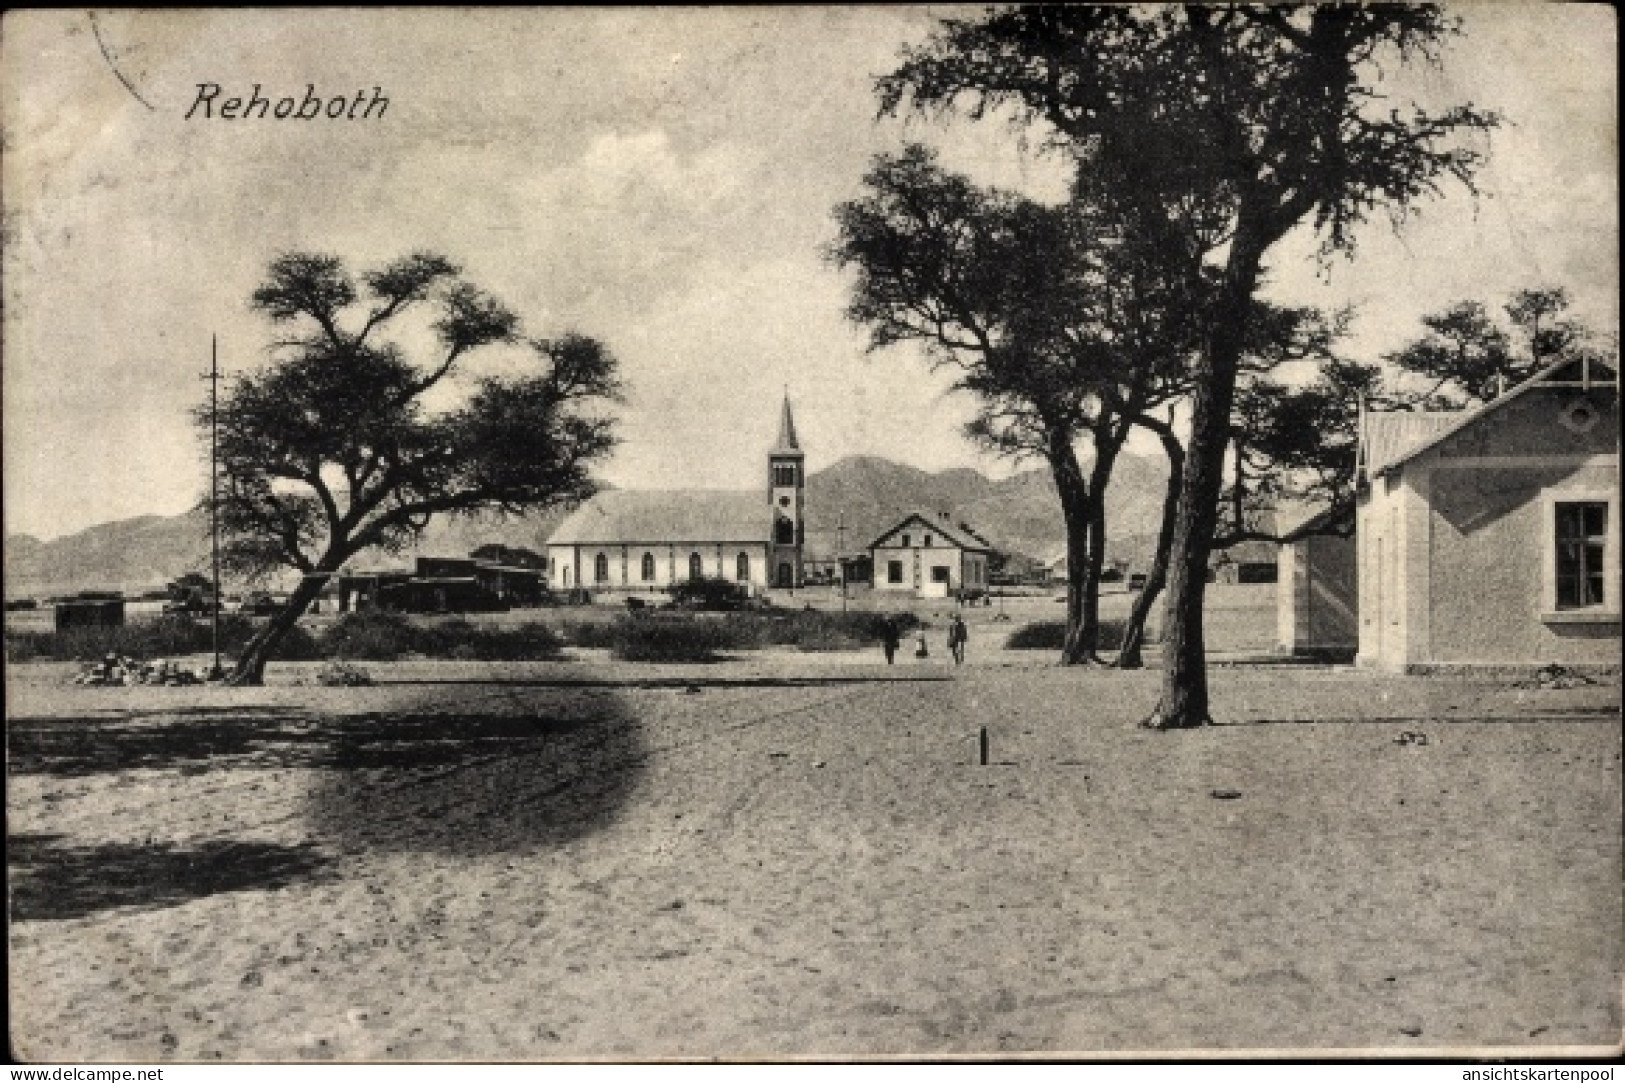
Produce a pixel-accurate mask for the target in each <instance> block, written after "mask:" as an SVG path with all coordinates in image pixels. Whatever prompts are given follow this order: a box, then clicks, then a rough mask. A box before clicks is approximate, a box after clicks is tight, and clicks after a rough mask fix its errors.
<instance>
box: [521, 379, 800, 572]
mask: <svg viewBox="0 0 1625 1083" xmlns="http://www.w3.org/2000/svg"><path fill="white" fill-rule="evenodd" d="M804 459H805V453H804V452H803V451H802V450H801V444H800V442H799V440H798V439H797V437H796V426H795V418H794V417H793V416H792V414H791V411H790V399H789V396H786V397H785V399H784V406H783V409H782V410H781V412H780V416H779V435H778V439H777V440H776V441H774V444H773V448H772V449H771V450H770V451H769V452H768V455H767V467H768V476H767V478H766V481H767V485H766V486H765V487H764V488H763V489H754V490H726V489H665V490H636V489H615V490H610V491H608V492H603V493H600V494H598V495H597V496H595V497H593V498H592V499H591V500H588V501H587V502H586V503H584V504H583V505H582V506H581V507H580V508H578V509H576V510H575V511H574V512H573V513H572V514H571V515H570V517H569V518H567V519H566V520H565V521H564V522H563V523H561V524H559V527H558V529H557V530H555V531H554V532H553V534H552V535H551V536H550V537H549V538H548V539H547V563H548V581H549V583H550V584H551V586H552V587H553V588H554V589H556V590H576V589H587V590H612V591H626V590H630V591H637V590H663V589H665V588H667V587H670V586H671V585H672V584H674V583H680V582H684V581H687V580H690V579H699V578H702V577H704V578H714V579H728V580H731V581H733V582H737V583H740V584H742V585H744V586H746V587H750V588H758V589H759V588H765V587H770V586H771V587H797V586H800V585H801V583H802V580H803V558H802V548H803V546H804V544H805V542H806V496H805V493H806V484H807V477H806V469H805V465H804Z"/></svg>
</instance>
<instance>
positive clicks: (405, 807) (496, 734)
mask: <svg viewBox="0 0 1625 1083" xmlns="http://www.w3.org/2000/svg"><path fill="white" fill-rule="evenodd" d="M571 698H572V699H573V700H576V702H574V703H571V704H569V705H568V706H563V705H560V704H550V705H547V706H539V707H537V708H526V707H525V706H523V705H522V703H514V702H512V701H505V702H504V703H503V704H501V705H497V704H492V705H489V706H490V708H491V709H493V710H498V709H499V710H500V711H501V712H502V713H497V714H470V713H458V714H447V715H432V716H427V717H420V716H404V715H401V714H388V715H370V716H366V717H365V718H357V719H350V720H349V722H350V723H351V724H350V725H349V726H347V727H346V729H345V731H344V733H343V734H342V735H341V736H339V738H338V739H337V740H335V741H334V743H333V745H332V756H333V759H332V766H333V767H335V768H337V769H336V770H332V771H324V772H322V773H321V775H320V777H319V780H318V781H317V783H316V787H315V789H314V791H313V792H312V794H311V797H310V802H311V804H310V812H311V824H312V827H313V829H314V830H315V832H316V833H317V834H318V836H319V837H322V838H323V839H331V840H333V842H334V844H336V845H337V846H338V847H339V848H341V849H342V850H344V851H346V852H352V853H353V852H378V851H384V852H436V853H445V854H454V855H464V856H468V855H476V854H487V853H499V852H522V851H528V850H534V849H538V848H543V847H549V846H557V845H560V844H563V843H566V842H569V841H572V840H574V839H577V838H580V837H583V836H585V835H589V834H591V833H593V832H595V831H597V830H599V829H601V828H603V827H604V826H606V825H608V824H609V823H611V822H612V821H613V820H614V819H615V818H616V817H617V816H618V815H619V813H620V811H621V809H622V808H623V807H624V806H625V804H626V802H627V801H628V800H629V799H630V798H631V796H632V794H633V791H634V790H635V789H636V788H637V785H638V781H639V779H640V777H641V775H642V773H643V771H644V769H645V767H646V764H647V761H648V753H647V751H646V748H645V745H644V742H643V738H642V729H641V727H640V725H639V724H638V722H637V720H636V719H635V718H634V717H633V716H632V715H631V713H630V712H629V711H628V709H627V707H626V705H625V704H624V702H622V701H621V700H620V698H619V697H616V696H614V695H612V694H609V693H607V692H605V691H603V690H591V691H582V692H578V693H576V694H575V695H573V696H572V697H571ZM561 707H562V709H561Z"/></svg>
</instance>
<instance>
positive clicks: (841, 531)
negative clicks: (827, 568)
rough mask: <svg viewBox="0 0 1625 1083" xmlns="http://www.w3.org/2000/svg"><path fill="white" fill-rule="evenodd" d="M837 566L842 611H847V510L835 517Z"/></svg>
mask: <svg viewBox="0 0 1625 1083" xmlns="http://www.w3.org/2000/svg"><path fill="white" fill-rule="evenodd" d="M835 567H836V568H837V569H838V570H839V573H840V576H841V612H842V613H845V612H846V512H844V511H843V512H841V513H840V514H839V515H838V516H837V517H836V519H835Z"/></svg>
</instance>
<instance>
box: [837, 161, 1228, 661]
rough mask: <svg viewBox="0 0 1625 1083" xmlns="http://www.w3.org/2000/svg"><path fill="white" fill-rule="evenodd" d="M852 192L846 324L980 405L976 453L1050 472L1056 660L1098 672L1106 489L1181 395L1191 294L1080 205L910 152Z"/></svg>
mask: <svg viewBox="0 0 1625 1083" xmlns="http://www.w3.org/2000/svg"><path fill="white" fill-rule="evenodd" d="M864 184H865V194H864V195H863V196H862V197H861V198H859V199H855V200H852V201H850V202H848V203H844V204H842V205H841V206H840V207H838V208H837V210H836V218H837V221H838V223H839V227H840V235H839V239H838V240H837V241H836V243H835V244H834V245H833V246H832V247H831V249H830V251H829V255H830V258H831V259H832V260H833V261H834V262H835V263H836V264H838V265H840V266H842V267H847V268H850V269H852V270H854V271H855V272H856V281H855V286H854V292H853V300H852V303H851V305H850V306H849V308H848V315H849V316H850V317H851V318H852V319H853V320H854V321H855V322H857V323H860V324H862V325H864V326H866V327H867V328H868V329H869V332H870V346H871V349H877V350H878V349H881V348H884V347H888V346H892V345H895V344H898V343H905V342H906V343H912V344H915V345H918V346H920V347H922V348H923V350H924V353H925V356H926V358H927V359H928V361H929V362H930V363H931V364H933V365H934V366H937V367H940V368H945V369H948V370H951V371H952V372H954V373H955V383H954V386H955V387H956V388H957V389H959V390H961V391H966V392H969V393H970V394H971V395H973V396H974V397H975V400H976V403H977V412H976V415H975V417H974V418H973V419H972V421H971V422H970V423H969V425H968V426H967V435H969V437H970V438H971V439H972V440H974V441H976V442H977V443H978V444H980V445H981V446H983V447H985V448H988V449H990V450H992V451H994V452H995V453H997V454H1000V455H1005V456H1009V457H1012V458H1015V459H1018V460H1019V459H1027V458H1032V459H1038V460H1040V461H1043V462H1045V463H1046V464H1047V465H1048V467H1049V469H1050V472H1051V475H1052V476H1053V478H1054V481H1055V486H1056V490H1057V493H1058V495H1059V497H1060V502H1061V512H1062V520H1063V523H1064V527H1065V535H1066V552H1067V570H1068V575H1067V608H1066V615H1067V635H1066V639H1065V642H1064V644H1063V647H1062V655H1061V660H1062V662H1063V663H1064V664H1079V663H1093V662H1098V661H1099V658H1098V655H1097V653H1096V651H1097V649H1098V645H1099V631H1100V609H1099V584H1100V573H1101V570H1102V567H1103V565H1104V563H1105V552H1106V512H1105V492H1106V486H1107V485H1108V483H1109V482H1110V479H1111V474H1112V470H1113V468H1114V466H1115V464H1116V462H1117V459H1118V457H1119V455H1120V454H1121V451H1122V448H1123V446H1124V443H1125V442H1126V440H1127V439H1128V435H1129V432H1130V430H1131V428H1132V427H1133V426H1134V425H1136V424H1138V423H1140V421H1141V420H1142V419H1143V418H1146V417H1149V416H1151V415H1152V412H1153V411H1154V410H1155V409H1156V408H1157V407H1158V406H1160V405H1162V404H1163V403H1165V402H1167V401H1168V399H1169V398H1171V397H1172V396H1174V395H1176V394H1178V393H1180V391H1182V389H1183V387H1184V382H1183V379H1182V377H1183V372H1184V369H1183V363H1184V359H1185V357H1186V356H1187V354H1188V349H1187V347H1188V345H1189V344H1190V343H1191V342H1192V341H1194V331H1193V330H1192V328H1193V327H1194V314H1195V312H1196V311H1197V308H1196V306H1195V305H1194V304H1193V302H1192V297H1191V295H1192V293H1193V292H1194V291H1197V290H1198V289H1199V285H1200V284H1199V282H1198V281H1197V280H1196V278H1195V277H1191V278H1190V279H1188V280H1181V279H1180V278H1179V277H1178V276H1179V273H1180V272H1179V269H1178V268H1176V267H1173V266H1170V265H1169V264H1168V263H1167V262H1166V261H1157V260H1153V259H1150V258H1148V252H1147V251H1146V249H1145V246H1144V245H1143V244H1141V243H1140V241H1141V240H1142V238H1141V235H1140V234H1138V233H1133V232H1127V233H1125V231H1123V230H1122V229H1120V228H1118V226H1117V224H1114V223H1111V222H1108V221H1106V220H1104V219H1103V218H1102V217H1101V216H1100V215H1099V214H1098V213H1097V210H1098V208H1097V207H1096V206H1095V205H1093V204H1091V203H1090V202H1089V201H1087V200H1085V199H1074V200H1073V201H1071V202H1070V203H1068V204H1065V205H1062V206H1059V207H1047V206H1043V205H1040V204H1038V203H1035V202H1033V201H1032V200H1029V199H1025V198H1023V197H1021V196H1018V195H1015V194H1013V193H1009V192H1002V191H998V190H990V189H983V188H979V187H977V186H976V185H974V184H973V183H972V182H971V181H970V180H969V179H967V178H966V177H963V176H961V175H958V174H955V173H951V172H949V171H947V170H944V169H942V168H941V167H940V166H939V165H938V164H937V162H936V159H935V156H934V155H933V154H932V153H931V152H930V151H928V150H926V149H925V148H923V147H920V146H911V147H909V148H907V149H905V150H904V151H903V152H902V153H901V154H898V155H895V156H893V155H886V156H882V157H880V158H878V159H877V160H876V162H875V165H874V168H873V169H872V170H871V171H870V173H869V175H868V176H867V177H866V178H865V182H864ZM1190 269H1191V270H1192V271H1194V270H1198V269H1199V268H1197V267H1195V265H1192V267H1191V268H1190ZM1080 441H1083V442H1086V443H1087V445H1088V447H1089V449H1090V451H1091V452H1092V454H1091V455H1090V456H1089V457H1088V460H1087V465H1086V463H1085V460H1084V459H1083V458H1082V457H1080V455H1079V453H1078V445H1079V442H1080Z"/></svg>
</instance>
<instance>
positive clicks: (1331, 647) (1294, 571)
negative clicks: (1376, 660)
mask: <svg viewBox="0 0 1625 1083" xmlns="http://www.w3.org/2000/svg"><path fill="white" fill-rule="evenodd" d="M1276 529H1277V530H1279V531H1280V532H1281V536H1282V538H1284V539H1285V540H1284V541H1283V542H1282V543H1281V546H1280V555H1279V558H1278V564H1277V568H1278V574H1277V582H1278V584H1279V586H1278V587H1277V589H1276V594H1275V600H1276V642H1275V649H1276V651H1277V653H1280V654H1291V655H1297V656H1300V657H1310V658H1325V659H1327V660H1334V661H1344V660H1352V659H1353V657H1354V652H1355V650H1356V649H1357V648H1358V647H1359V644H1360V619H1359V612H1358V602H1359V590H1358V583H1357V582H1356V576H1355V572H1356V567H1357V564H1358V561H1357V559H1356V551H1355V545H1354V509H1353V508H1352V507H1347V508H1341V509H1333V508H1329V507H1326V506H1324V505H1312V504H1303V505H1295V506H1292V507H1288V508H1282V509H1279V510H1278V511H1277V513H1276Z"/></svg>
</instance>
